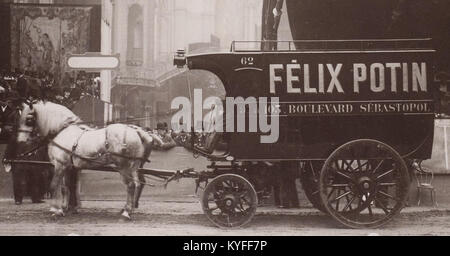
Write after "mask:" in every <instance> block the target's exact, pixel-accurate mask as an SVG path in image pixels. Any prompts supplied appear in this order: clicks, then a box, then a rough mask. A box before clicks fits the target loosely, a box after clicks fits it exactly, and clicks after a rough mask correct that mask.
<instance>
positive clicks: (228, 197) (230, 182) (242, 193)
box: [201, 174, 258, 228]
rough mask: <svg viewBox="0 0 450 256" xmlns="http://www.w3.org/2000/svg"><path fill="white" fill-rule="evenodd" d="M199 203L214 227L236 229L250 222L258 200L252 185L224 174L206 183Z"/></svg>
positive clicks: (238, 177)
mask: <svg viewBox="0 0 450 256" xmlns="http://www.w3.org/2000/svg"><path fill="white" fill-rule="evenodd" d="M201 203H202V208H203V212H205V214H206V216H207V217H208V219H209V220H210V221H211V222H212V223H214V224H215V225H216V226H218V227H221V228H237V227H242V226H243V225H245V224H247V223H249V222H250V221H251V219H252V218H253V216H254V215H255V213H256V208H257V206H258V198H257V195H256V191H255V189H254V188H253V186H252V184H251V183H250V182H249V181H247V180H246V179H245V178H243V177H242V176H239V175H236V174H224V175H220V176H218V177H216V178H214V179H213V180H212V181H211V182H210V183H208V185H207V186H206V188H205V191H204V192H203V197H202V201H201Z"/></svg>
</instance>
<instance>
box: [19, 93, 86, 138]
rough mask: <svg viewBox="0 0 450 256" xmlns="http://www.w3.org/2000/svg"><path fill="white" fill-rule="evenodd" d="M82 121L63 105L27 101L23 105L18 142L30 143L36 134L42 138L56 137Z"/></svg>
mask: <svg viewBox="0 0 450 256" xmlns="http://www.w3.org/2000/svg"><path fill="white" fill-rule="evenodd" d="M80 121H81V120H80V118H78V117H77V116H76V115H75V114H74V113H73V112H72V111H70V110H69V109H68V108H66V107H64V106H62V105H58V104H55V103H52V102H49V101H47V102H43V101H32V102H30V101H27V102H26V103H23V104H22V111H21V114H20V118H19V125H18V127H19V129H18V133H17V141H18V142H27V141H30V140H31V139H32V137H34V136H33V135H34V134H35V132H36V135H39V136H41V137H48V136H50V137H51V136H56V135H57V134H58V133H59V132H60V131H62V130H63V129H64V128H66V127H68V126H69V125H71V124H74V123H79V122H80Z"/></svg>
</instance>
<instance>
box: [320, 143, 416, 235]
mask: <svg viewBox="0 0 450 256" xmlns="http://www.w3.org/2000/svg"><path fill="white" fill-rule="evenodd" d="M319 188H320V197H321V201H322V203H323V206H324V207H325V209H326V210H327V212H328V213H329V214H330V215H331V216H332V217H333V218H335V219H336V220H337V221H339V222H340V223H342V224H344V225H345V226H347V227H350V228H375V227H379V226H381V225H383V224H385V223H387V222H388V221H389V220H391V219H392V217H394V216H395V215H396V214H397V213H398V212H400V211H401V209H402V208H403V207H404V204H405V202H406V198H407V194H408V191H409V174H408V169H407V167H406V164H405V162H404V161H403V159H402V158H401V156H400V155H399V154H398V153H397V151H395V150H394V149H393V148H392V147H390V146H388V145H386V144H384V143H382V142H379V141H375V140H356V141H352V142H349V143H347V144H345V145H343V146H341V147H339V148H338V149H336V150H335V151H334V152H333V153H332V154H331V155H330V157H329V158H328V159H327V160H326V162H325V164H324V166H323V168H322V170H321V173H320V180H319Z"/></svg>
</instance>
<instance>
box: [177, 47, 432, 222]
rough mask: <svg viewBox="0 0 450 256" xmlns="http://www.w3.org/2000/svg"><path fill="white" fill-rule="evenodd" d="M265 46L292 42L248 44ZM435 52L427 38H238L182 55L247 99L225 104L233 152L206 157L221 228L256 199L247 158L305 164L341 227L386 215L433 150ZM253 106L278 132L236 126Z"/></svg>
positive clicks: (317, 198)
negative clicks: (216, 49) (215, 49)
mask: <svg viewBox="0 0 450 256" xmlns="http://www.w3.org/2000/svg"><path fill="white" fill-rule="evenodd" d="M259 43H261V44H270V43H272V44H274V43H275V44H278V45H281V44H284V45H285V47H284V50H272V51H260V50H251V49H244V50H243V49H242V46H243V45H244V46H245V45H247V46H248V45H255V44H259ZM258 46H259V45H258ZM258 48H260V49H264V47H258ZM272 49H273V48H272ZM434 54H435V51H434V50H433V49H432V48H431V47H430V39H414V40H412V39H405V40H351V41H348V40H347V41H344V40H334V41H292V42H270V41H265V42H233V44H232V47H231V52H229V53H213V54H211V53H209V54H198V55H191V56H184V52H183V51H179V52H178V53H177V55H176V56H175V60H174V63H175V65H177V66H179V67H184V66H187V67H188V68H189V69H191V70H195V69H201V70H207V71H210V72H212V73H214V74H216V75H217V76H218V77H219V78H220V80H221V81H222V82H223V85H224V87H225V90H226V93H227V94H226V96H227V103H230V102H233V103H236V102H240V103H241V106H239V104H235V105H234V106H232V107H229V106H228V105H227V106H226V109H227V111H226V118H224V119H226V121H225V122H226V126H227V128H226V130H225V131H224V133H223V134H224V136H223V137H224V138H225V140H226V142H227V144H228V150H227V152H226V153H225V154H224V155H221V156H213V155H208V154H204V153H203V154H204V155H206V156H208V157H210V159H211V160H212V161H213V162H212V163H213V164H211V165H210V166H209V168H210V169H211V170H212V172H213V173H216V174H222V175H220V176H218V177H216V178H214V179H212V180H211V181H210V182H209V183H208V185H207V186H206V188H205V191H204V195H203V198H202V199H201V200H202V205H203V209H204V211H205V213H206V214H207V216H208V218H209V219H210V220H211V221H212V222H213V223H215V224H216V225H218V226H221V227H233V226H240V225H242V224H245V223H247V222H248V221H250V219H251V218H252V217H253V215H254V213H255V211H256V206H257V195H256V192H255V189H254V188H253V186H252V184H251V183H250V182H249V181H248V180H247V179H246V178H244V177H247V176H246V171H247V170H248V168H249V165H248V163H255V162H264V163H268V164H271V163H279V162H287V163H291V164H293V165H298V166H300V167H301V173H302V175H301V183H302V185H303V188H304V190H305V192H306V195H307V196H308V198H309V199H310V200H311V202H312V204H313V205H314V206H316V207H317V208H318V209H320V210H322V211H323V212H326V213H328V214H329V215H330V216H332V217H333V218H335V219H336V220H337V221H339V222H340V223H342V224H344V225H345V226H347V227H352V228H361V227H378V226H380V225H383V224H385V223H386V222H388V221H389V220H390V219H391V218H392V217H393V216H394V215H395V214H397V213H398V212H400V210H401V209H402V208H403V207H404V205H405V202H406V199H407V195H408V190H409V185H410V182H411V175H412V174H411V173H410V170H411V169H412V168H411V164H412V163H413V162H414V161H415V160H423V159H428V158H430V156H431V149H432V143H433V131H434V118H435V113H436V111H437V110H436V106H435V102H436V101H435V96H436V95H435V90H436V88H435V87H434V86H433V84H432V77H433V65H434V64H433V57H434ZM239 98H241V99H242V100H241V101H239V100H238V99H239ZM229 99H231V100H229ZM268 102H270V103H269V104H261V103H268ZM242 105H243V107H242ZM254 105H256V107H255V106H254ZM239 108H240V110H239ZM230 110H231V112H235V111H236V110H237V112H239V113H238V114H237V115H236V116H237V117H236V116H235V113H231V115H230V114H229V111H230ZM255 113H258V114H259V115H257V117H258V118H257V119H256V120H258V121H259V122H258V123H254V125H256V126H257V125H258V124H259V126H260V127H259V128H261V127H262V125H263V124H264V120H265V121H267V120H268V119H270V120H271V124H272V125H273V124H276V125H275V126H272V128H274V129H279V130H278V131H275V132H274V131H273V129H272V131H267V130H266V131H263V130H261V129H259V130H258V129H256V130H254V131H253V132H252V131H249V130H247V131H245V130H240V131H238V130H237V129H236V127H237V125H236V124H235V123H234V122H233V121H236V120H237V121H239V120H238V119H239V116H244V117H245V119H246V120H245V124H248V126H247V127H251V126H252V124H251V122H252V120H255V119H252V118H251V117H252V115H255ZM230 116H231V119H230ZM261 120H263V121H261ZM255 122H256V121H255ZM229 123H232V125H231V126H230V125H229ZM266 124H267V123H266ZM233 125H234V126H233ZM276 126H278V127H276ZM229 127H231V129H229ZM244 127H245V125H244ZM247 129H248V128H247ZM268 133H271V134H270V135H268ZM274 134H275V139H273V135H274ZM262 136H272V138H271V139H273V140H272V141H269V142H266V143H264V142H262ZM200 152H201V151H200ZM201 153H202V152H201ZM218 163H220V164H218ZM284 171H286V170H284ZM280 172H283V170H280ZM281 175H283V174H281Z"/></svg>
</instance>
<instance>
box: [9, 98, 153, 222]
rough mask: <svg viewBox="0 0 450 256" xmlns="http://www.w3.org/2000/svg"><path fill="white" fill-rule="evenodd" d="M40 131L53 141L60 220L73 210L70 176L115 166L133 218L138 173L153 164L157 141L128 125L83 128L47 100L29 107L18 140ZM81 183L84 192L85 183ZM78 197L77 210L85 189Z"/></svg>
mask: <svg viewBox="0 0 450 256" xmlns="http://www.w3.org/2000/svg"><path fill="white" fill-rule="evenodd" d="M35 132H36V133H39V134H40V136H42V137H45V138H47V141H48V143H49V145H48V155H49V158H50V162H51V163H52V164H53V165H54V167H55V175H54V177H53V180H52V182H51V189H52V191H53V192H54V196H55V198H54V201H53V205H52V208H51V211H52V212H53V213H54V215H56V216H64V210H66V209H67V207H68V205H67V204H68V200H67V198H68V196H69V191H68V189H67V187H66V186H65V184H63V183H64V176H65V175H66V174H67V173H68V172H75V173H76V174H75V176H76V177H77V176H78V175H79V172H80V170H81V169H89V168H96V167H97V168H98V167H101V166H106V165H114V167H116V168H117V170H118V171H119V173H120V174H121V176H122V180H123V182H124V184H125V185H126V186H127V202H126V205H125V207H124V209H123V211H122V216H124V217H125V218H127V219H130V213H132V211H133V210H134V207H135V205H136V203H137V201H138V199H139V196H140V191H141V188H142V187H141V186H142V184H141V183H142V181H139V178H138V173H137V170H138V168H139V167H141V166H143V164H144V163H145V162H146V161H147V159H148V157H149V155H150V152H151V146H152V144H153V139H154V137H152V136H150V135H149V134H147V133H146V132H145V131H144V130H142V129H141V128H139V127H136V126H130V125H125V124H112V125H108V126H107V127H106V128H103V129H90V128H88V127H86V126H83V125H82V124H81V120H80V118H78V117H77V116H76V115H75V114H74V113H73V112H72V111H70V110H69V109H68V108H66V107H64V106H61V105H58V104H55V103H52V102H43V101H38V102H36V103H33V104H32V103H30V104H23V109H22V113H21V115H20V118H19V129H18V134H17V141H18V142H19V143H26V142H29V141H30V140H31V138H32V136H33V134H34V133H35ZM69 174H70V173H69ZM68 176H69V175H68ZM70 176H72V177H73V175H70ZM76 180H77V188H79V185H80V184H79V179H78V178H77V179H76ZM73 192H75V193H76V194H77V196H76V198H77V205H80V204H79V200H80V197H79V195H78V192H79V189H76V191H73Z"/></svg>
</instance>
